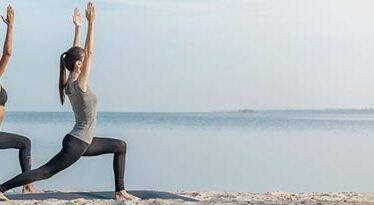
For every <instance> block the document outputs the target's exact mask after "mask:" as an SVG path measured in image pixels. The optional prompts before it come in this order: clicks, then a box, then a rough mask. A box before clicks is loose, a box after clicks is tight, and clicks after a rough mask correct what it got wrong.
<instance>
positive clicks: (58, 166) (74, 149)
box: [42, 135, 88, 172]
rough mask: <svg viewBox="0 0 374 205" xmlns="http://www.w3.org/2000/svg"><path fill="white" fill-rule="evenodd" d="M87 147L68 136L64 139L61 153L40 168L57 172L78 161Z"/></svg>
mask: <svg viewBox="0 0 374 205" xmlns="http://www.w3.org/2000/svg"><path fill="white" fill-rule="evenodd" d="M87 146H88V145H87V144H86V143H84V142H83V141H80V140H79V139H76V138H75V137H72V136H69V135H68V136H66V137H65V138H64V141H63V147H62V149H61V151H60V152H59V153H57V154H56V155H55V156H54V157H53V158H52V159H51V160H49V162H47V163H46V164H45V165H43V166H42V167H43V168H48V169H49V170H50V171H52V172H59V171H61V170H63V169H65V168H67V167H69V166H70V165H72V164H74V163H75V162H76V161H78V160H79V158H80V157H81V156H82V155H83V153H84V152H85V151H86V149H87Z"/></svg>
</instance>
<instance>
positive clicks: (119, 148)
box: [116, 140, 127, 153]
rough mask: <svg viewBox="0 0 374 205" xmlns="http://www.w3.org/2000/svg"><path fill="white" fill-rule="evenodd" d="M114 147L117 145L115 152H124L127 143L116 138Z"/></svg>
mask: <svg viewBox="0 0 374 205" xmlns="http://www.w3.org/2000/svg"><path fill="white" fill-rule="evenodd" d="M116 147H117V149H116V151H117V153H118V152H120V153H126V151H127V143H126V142H125V141H123V140H118V142H117V145H116Z"/></svg>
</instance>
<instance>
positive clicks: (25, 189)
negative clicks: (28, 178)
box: [22, 184, 40, 193]
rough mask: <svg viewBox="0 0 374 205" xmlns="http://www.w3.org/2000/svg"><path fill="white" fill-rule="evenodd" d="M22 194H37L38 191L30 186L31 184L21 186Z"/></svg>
mask: <svg viewBox="0 0 374 205" xmlns="http://www.w3.org/2000/svg"><path fill="white" fill-rule="evenodd" d="M22 192H23V193H39V192H40V191H39V190H37V189H36V188H35V187H34V185H32V184H27V185H25V186H23V189H22Z"/></svg>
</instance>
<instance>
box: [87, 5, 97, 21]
mask: <svg viewBox="0 0 374 205" xmlns="http://www.w3.org/2000/svg"><path fill="white" fill-rule="evenodd" d="M95 16H96V13H95V7H94V6H93V4H92V2H88V3H87V9H86V18H87V21H88V22H89V23H93V22H94V21H95Z"/></svg>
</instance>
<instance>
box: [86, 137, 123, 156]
mask: <svg viewBox="0 0 374 205" xmlns="http://www.w3.org/2000/svg"><path fill="white" fill-rule="evenodd" d="M122 144H124V142H123V141H122V140H118V139H112V138H104V137H94V138H93V140H92V143H91V144H90V146H89V147H88V149H87V151H86V152H85V153H84V154H83V156H97V155H102V154H109V153H115V152H116V150H117V147H118V146H121V145H122Z"/></svg>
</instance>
